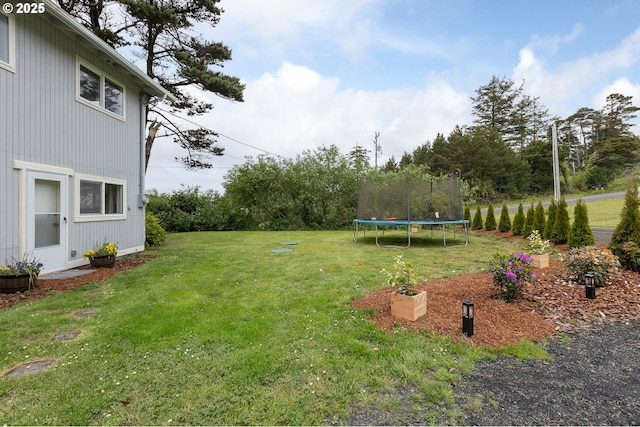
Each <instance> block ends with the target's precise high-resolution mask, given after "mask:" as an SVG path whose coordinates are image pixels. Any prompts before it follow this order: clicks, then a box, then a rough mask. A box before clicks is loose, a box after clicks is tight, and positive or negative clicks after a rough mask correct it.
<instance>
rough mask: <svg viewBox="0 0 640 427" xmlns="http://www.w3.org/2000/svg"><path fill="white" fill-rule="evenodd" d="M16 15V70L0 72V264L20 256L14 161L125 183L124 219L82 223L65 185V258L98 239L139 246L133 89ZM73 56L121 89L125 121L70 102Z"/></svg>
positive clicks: (59, 36) (88, 55) (78, 49)
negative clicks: (66, 193) (66, 211)
mask: <svg viewBox="0 0 640 427" xmlns="http://www.w3.org/2000/svg"><path fill="white" fill-rule="evenodd" d="M15 18H16V19H15V23H16V37H15V38H16V45H15V49H16V55H15V57H16V64H15V65H16V67H15V73H12V72H9V71H7V70H4V69H1V68H0V168H1V170H0V263H3V262H4V261H5V259H7V258H8V259H10V258H11V257H18V256H19V255H20V254H19V228H18V223H19V218H18V215H19V212H18V191H19V188H18V187H19V182H18V177H19V174H18V171H16V170H14V169H13V160H14V159H17V160H22V161H26V162H32V163H39V164H45V165H50V166H59V167H65V168H70V169H72V170H73V171H74V173H83V174H90V175H96V176H100V177H105V178H115V179H121V180H126V182H127V194H126V195H125V197H126V201H127V207H128V212H127V220H126V221H123V220H118V221H97V222H84V223H78V222H74V221H73V217H74V212H73V209H74V200H75V192H74V191H75V188H74V182H73V178H71V179H70V180H69V191H68V202H69V204H68V206H67V209H68V218H69V221H68V248H69V251H68V252H67V260H68V261H72V260H78V259H82V252H84V251H85V250H87V249H90V248H92V247H93V245H94V244H95V243H96V242H97V241H103V240H104V239H107V240H109V241H114V242H117V243H118V246H119V247H120V248H121V249H127V248H133V247H136V246H140V245H143V244H144V210H143V209H142V208H139V207H138V194H139V190H140V189H139V182H140V176H139V174H140V171H139V165H140V157H139V135H140V129H139V118H140V110H139V103H138V99H139V92H140V88H139V87H136V86H135V85H133V84H132V82H131V81H130V80H129V79H128V78H127V76H126V75H125V74H123V73H120V72H119V71H118V69H117V66H114V65H111V64H108V63H106V62H105V61H102V60H101V59H100V58H99V57H98V56H97V55H96V54H94V53H93V52H92V51H90V50H88V49H86V48H84V47H83V46H82V45H81V44H80V43H78V42H77V41H76V40H74V39H73V38H72V37H71V36H70V35H68V34H67V33H64V32H62V31H61V30H59V29H58V28H56V27H54V26H53V25H51V24H50V23H49V22H47V21H46V20H45V19H43V18H41V17H39V16H35V15H15ZM76 55H78V56H80V57H81V58H82V59H83V60H85V61H86V62H88V63H90V64H91V65H94V66H96V67H97V68H99V69H100V70H101V71H103V72H104V73H105V74H107V75H109V76H111V77H112V78H114V79H115V80H118V81H119V82H121V83H122V84H124V85H125V87H126V88H125V91H126V92H125V94H126V99H125V115H126V121H125V122H123V121H121V120H118V119H116V118H113V117H111V116H109V115H107V114H104V113H103V112H101V111H97V110H95V109H93V108H90V107H88V106H86V105H84V104H82V103H79V102H77V101H76ZM71 250H76V251H77V256H76V257H75V258H72V257H71V255H70V251H71Z"/></svg>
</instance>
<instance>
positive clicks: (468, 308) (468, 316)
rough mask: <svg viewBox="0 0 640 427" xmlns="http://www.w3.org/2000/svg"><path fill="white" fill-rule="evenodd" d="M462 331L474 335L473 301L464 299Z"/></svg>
mask: <svg viewBox="0 0 640 427" xmlns="http://www.w3.org/2000/svg"><path fill="white" fill-rule="evenodd" d="M462 333H463V334H464V335H466V336H468V337H470V336H471V335H473V303H472V302H470V301H462Z"/></svg>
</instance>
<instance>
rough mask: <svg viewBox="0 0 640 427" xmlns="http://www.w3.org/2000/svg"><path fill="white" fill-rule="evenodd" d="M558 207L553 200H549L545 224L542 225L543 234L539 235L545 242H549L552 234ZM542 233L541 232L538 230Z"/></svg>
mask: <svg viewBox="0 0 640 427" xmlns="http://www.w3.org/2000/svg"><path fill="white" fill-rule="evenodd" d="M557 207H558V205H557V204H556V201H555V200H551V203H550V204H549V208H548V209H547V222H546V223H545V225H544V233H541V234H542V235H543V237H544V238H545V239H547V240H551V235H552V234H553V223H554V222H555V221H556V210H557ZM540 231H541V232H542V230H540Z"/></svg>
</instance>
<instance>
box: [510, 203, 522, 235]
mask: <svg viewBox="0 0 640 427" xmlns="http://www.w3.org/2000/svg"><path fill="white" fill-rule="evenodd" d="M524 222H525V217H524V208H523V207H522V203H520V205H518V211H517V212H516V215H515V216H514V217H513V224H512V225H511V232H512V233H513V234H514V235H516V236H522V230H523V229H524Z"/></svg>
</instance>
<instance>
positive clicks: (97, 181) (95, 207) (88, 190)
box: [75, 174, 127, 221]
mask: <svg viewBox="0 0 640 427" xmlns="http://www.w3.org/2000/svg"><path fill="white" fill-rule="evenodd" d="M75 186H76V220H77V221H100V220H110V219H125V218H126V211H127V206H126V182H125V181H122V180H116V179H106V178H100V177H95V176H90V175H82V174H76V176H75Z"/></svg>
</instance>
